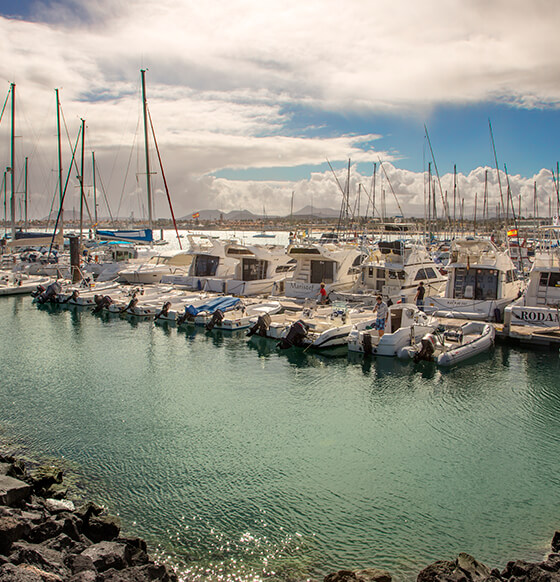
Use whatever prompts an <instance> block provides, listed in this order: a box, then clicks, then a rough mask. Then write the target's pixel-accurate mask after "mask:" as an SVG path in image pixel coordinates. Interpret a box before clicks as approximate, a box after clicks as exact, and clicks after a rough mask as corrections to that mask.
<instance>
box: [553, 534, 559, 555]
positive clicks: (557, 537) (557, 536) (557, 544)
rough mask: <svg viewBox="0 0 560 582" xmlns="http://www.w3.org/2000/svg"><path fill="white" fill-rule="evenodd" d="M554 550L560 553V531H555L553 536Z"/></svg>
mask: <svg viewBox="0 0 560 582" xmlns="http://www.w3.org/2000/svg"><path fill="white" fill-rule="evenodd" d="M552 551H553V552H554V553H555V554H557V553H560V531H555V532H554V537H553V538H552Z"/></svg>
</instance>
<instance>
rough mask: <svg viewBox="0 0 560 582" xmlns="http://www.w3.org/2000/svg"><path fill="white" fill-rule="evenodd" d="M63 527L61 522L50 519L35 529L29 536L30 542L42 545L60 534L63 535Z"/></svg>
mask: <svg viewBox="0 0 560 582" xmlns="http://www.w3.org/2000/svg"><path fill="white" fill-rule="evenodd" d="M62 526H63V524H62V523H61V522H58V521H56V520H55V519H52V518H49V519H47V520H45V521H43V522H42V523H40V524H39V525H37V526H35V527H33V528H32V529H31V531H30V532H29V534H28V535H27V539H28V541H30V542H32V543H34V544H40V543H41V542H44V541H45V540H48V539H51V538H55V537H56V536H58V535H59V534H61V533H62Z"/></svg>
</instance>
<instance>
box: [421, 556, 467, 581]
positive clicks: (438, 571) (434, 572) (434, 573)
mask: <svg viewBox="0 0 560 582" xmlns="http://www.w3.org/2000/svg"><path fill="white" fill-rule="evenodd" d="M416 581H417V582H445V581H449V582H469V580H468V578H467V575H466V574H465V572H463V571H462V570H461V569H459V568H457V564H456V563H455V562H448V561H446V560H441V561H438V562H434V563H433V564H430V565H429V566H428V567H426V568H424V569H423V570H422V571H421V572H420V573H419V574H418V578H417V579H416Z"/></svg>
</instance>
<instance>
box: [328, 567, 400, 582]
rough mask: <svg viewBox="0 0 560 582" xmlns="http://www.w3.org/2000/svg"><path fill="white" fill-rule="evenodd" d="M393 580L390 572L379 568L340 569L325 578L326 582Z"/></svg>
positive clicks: (379, 581)
mask: <svg viewBox="0 0 560 582" xmlns="http://www.w3.org/2000/svg"><path fill="white" fill-rule="evenodd" d="M391 580H392V577H391V574H389V572H387V571H386V570H379V569H377V568H367V569H365V570H339V571H338V572H335V573H334V574H329V575H328V576H325V578H324V582H391Z"/></svg>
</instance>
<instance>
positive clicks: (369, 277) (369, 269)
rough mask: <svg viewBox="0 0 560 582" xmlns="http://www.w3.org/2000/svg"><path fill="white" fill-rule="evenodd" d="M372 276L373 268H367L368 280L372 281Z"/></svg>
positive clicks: (373, 273)
mask: <svg viewBox="0 0 560 582" xmlns="http://www.w3.org/2000/svg"><path fill="white" fill-rule="evenodd" d="M374 275H375V269H374V268H373V267H368V273H367V276H368V279H373V277H374Z"/></svg>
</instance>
